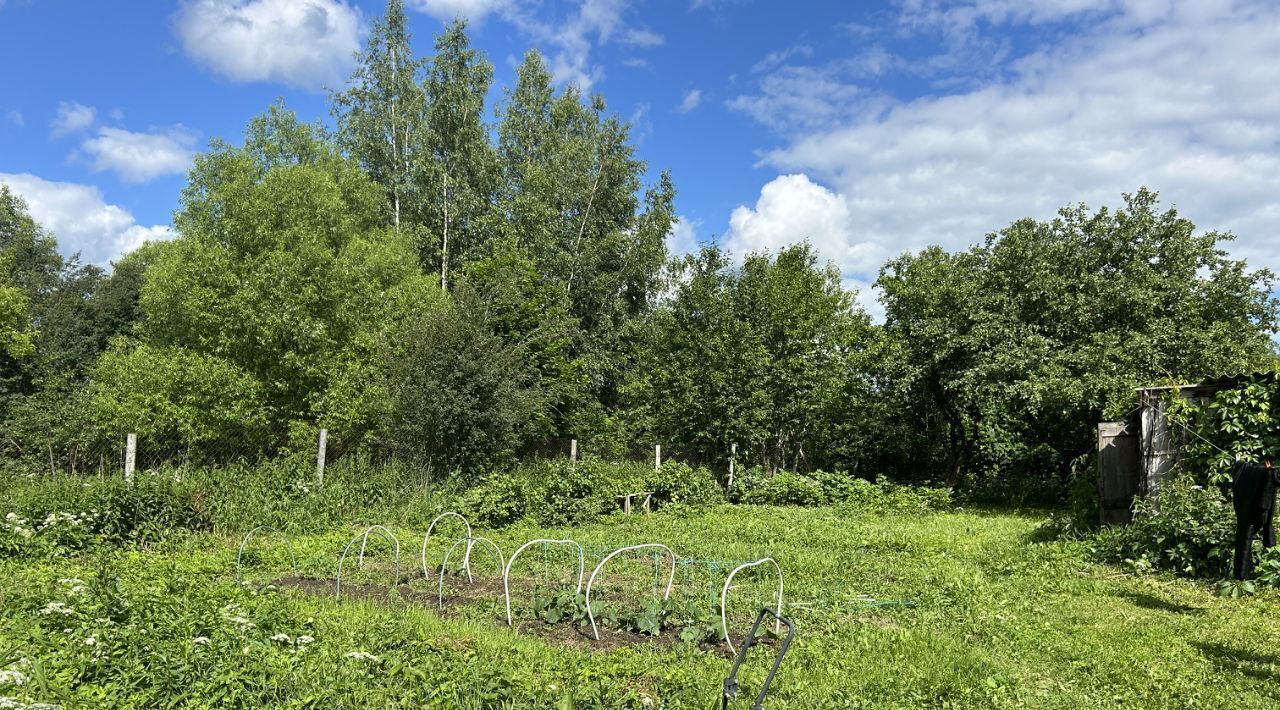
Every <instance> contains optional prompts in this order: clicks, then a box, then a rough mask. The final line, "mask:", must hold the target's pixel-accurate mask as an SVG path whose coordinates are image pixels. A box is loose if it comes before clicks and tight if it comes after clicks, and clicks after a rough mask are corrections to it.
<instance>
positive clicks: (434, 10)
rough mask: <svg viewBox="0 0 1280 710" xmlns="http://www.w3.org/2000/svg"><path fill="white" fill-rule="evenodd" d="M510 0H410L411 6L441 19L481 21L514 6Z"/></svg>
mask: <svg viewBox="0 0 1280 710" xmlns="http://www.w3.org/2000/svg"><path fill="white" fill-rule="evenodd" d="M512 4H513V3H512V2H511V1H510V0H409V3H408V5H409V7H410V8H411V9H413V10H417V11H418V12H422V13H425V14H428V15H431V16H432V17H435V18H437V19H439V20H444V21H448V20H452V19H454V18H456V17H464V18H466V19H468V20H471V21H472V22H479V21H481V20H483V19H484V18H485V16H486V15H488V14H490V13H493V12H501V11H503V10H506V9H509V8H510V7H511V6H512Z"/></svg>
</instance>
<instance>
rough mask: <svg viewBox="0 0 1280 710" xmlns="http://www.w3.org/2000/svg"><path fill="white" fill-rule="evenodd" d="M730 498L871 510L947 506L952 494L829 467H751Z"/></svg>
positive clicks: (904, 509) (905, 509) (920, 508)
mask: <svg viewBox="0 0 1280 710" xmlns="http://www.w3.org/2000/svg"><path fill="white" fill-rule="evenodd" d="M730 499H731V500H733V501H735V502H741V503H756V504H764V505H802V506H815V505H839V506H843V507H847V508H851V509H858V510H862V511H870V512H909V511H913V510H916V511H919V510H945V509H947V508H950V507H951V494H950V493H949V492H948V491H947V490H946V489H945V488H926V487H923V486H919V487H918V486H899V485H895V484H892V483H872V482H870V481H868V480H866V479H863V478H857V477H854V476H850V475H848V474H844V473H839V472H828V471H811V472H806V473H793V472H791V471H780V472H778V473H777V474H775V475H773V476H769V475H768V474H767V473H766V472H765V471H763V470H761V469H758V468H751V469H747V470H745V471H743V475H742V476H740V477H739V478H738V479H737V481H735V482H734V487H733V490H732V491H731V492H730Z"/></svg>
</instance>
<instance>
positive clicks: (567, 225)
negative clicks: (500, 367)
mask: <svg viewBox="0 0 1280 710" xmlns="http://www.w3.org/2000/svg"><path fill="white" fill-rule="evenodd" d="M634 152H635V151H634V147H633V146H632V145H631V144H630V138H629V127H628V126H627V125H626V124H625V123H623V122H622V121H619V120H618V119H617V118H616V117H613V116H609V115H607V114H606V113H605V103H604V100H603V98H601V97H599V96H596V97H592V98H591V99H590V101H589V102H588V101H584V98H583V97H582V95H581V93H580V92H579V91H578V90H577V89H576V88H575V87H569V88H567V89H565V90H564V91H562V92H561V93H560V94H559V95H557V94H556V92H555V91H554V89H553V88H552V86H551V77H550V73H549V72H548V71H547V69H546V65H545V63H544V62H543V60H542V58H541V56H540V55H539V54H538V53H537V52H529V53H528V54H527V55H525V60H524V62H523V63H522V64H521V66H520V67H519V68H518V69H517V79H516V85H515V87H514V88H513V89H512V90H510V91H509V92H508V94H507V99H506V102H505V104H504V106H503V109H502V114H501V119H500V121H499V124H498V155H499V163H500V165H501V169H502V176H503V186H502V189H501V190H500V193H499V194H500V211H501V214H502V218H503V219H502V221H501V226H502V229H503V231H502V238H503V239H504V240H505V241H506V242H507V243H510V244H513V245H515V247H516V248H518V249H521V250H523V251H524V252H525V253H527V254H528V255H529V258H530V259H531V260H532V262H533V264H534V265H535V267H536V268H537V270H538V272H539V273H540V274H542V276H543V278H544V279H546V280H547V281H549V282H551V283H554V284H556V285H558V286H559V287H560V288H561V289H563V291H564V293H565V296H566V302H567V307H568V313H569V315H570V316H571V317H572V319H573V322H574V323H575V324H576V327H577V329H578V333H577V335H576V336H575V337H574V339H573V347H572V356H573V359H574V360H577V361H578V362H579V363H580V364H579V369H580V371H581V372H582V373H583V377H585V379H586V383H587V388H588V392H589V393H590V396H589V397H586V398H583V399H581V400H579V404H580V405H581V406H575V407H573V408H572V409H571V410H570V411H566V412H565V414H564V416H563V420H564V421H563V424H562V428H561V430H562V431H566V432H568V433H574V430H577V429H581V430H592V431H594V432H600V431H601V430H602V429H614V428H616V427H617V426H618V422H617V420H616V418H615V416H616V414H617V412H618V411H619V409H618V408H619V407H620V405H621V398H620V396H619V387H620V385H621V383H622V381H623V379H624V375H625V369H626V367H627V366H628V362H629V358H630V357H631V355H630V353H631V351H632V344H631V343H632V341H633V339H634V338H633V335H632V334H633V333H634V331H635V324H636V322H637V318H638V317H639V316H642V315H643V314H645V313H646V312H648V310H649V309H650V308H651V307H652V303H653V298H654V294H655V287H656V284H657V281H658V275H659V274H660V272H661V269H662V266H663V264H664V262H665V260H666V246H665V238H666V235H667V233H668V232H669V231H670V229H671V226H672V224H673V222H674V208H673V206H672V202H673V200H674V197H675V189H674V186H673V185H672V183H671V179H670V176H669V175H666V174H663V175H662V176H661V177H660V178H659V180H658V183H657V184H656V185H654V186H652V187H650V188H649V189H648V190H647V191H645V192H644V194H643V202H642V201H641V176H642V175H643V173H644V171H645V169H646V166H645V164H644V163H643V162H642V161H639V160H637V159H636V158H635V156H634Z"/></svg>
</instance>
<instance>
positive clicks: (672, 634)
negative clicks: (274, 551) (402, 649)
mask: <svg viewBox="0 0 1280 710" xmlns="http://www.w3.org/2000/svg"><path fill="white" fill-rule="evenodd" d="M421 579H423V576H422V575H421V574H418V575H415V576H411V577H410V578H409V579H408V580H407V581H406V583H404V584H401V585H399V586H398V587H396V588H395V589H394V590H393V589H392V588H391V587H389V586H387V585H385V584H344V585H342V598H343V599H359V600H363V601H371V602H376V603H383V604H386V603H392V602H401V603H407V604H413V605H415V606H422V607H425V608H428V609H431V610H433V611H435V612H437V613H439V614H441V615H442V616H454V615H455V614H456V612H457V610H458V607H459V606H465V605H467V604H471V603H474V602H478V601H483V600H486V599H489V600H492V599H498V600H501V599H502V596H503V590H502V580H500V579H496V578H493V577H477V578H475V580H474V581H473V582H472V583H471V584H467V581H466V579H465V578H463V577H461V576H458V577H451V578H449V579H447V580H445V586H444V592H445V593H444V608H443V609H441V608H440V607H439V597H438V596H437V595H438V591H437V589H438V588H437V587H436V586H435V585H436V583H438V580H430V581H432V582H433V583H432V584H431V585H430V587H431V588H430V589H429V590H423V589H415V588H414V587H413V586H411V585H410V584H408V582H412V581H415V580H421ZM272 584H274V585H275V586H276V587H278V588H280V589H293V590H297V591H298V592H301V593H303V594H307V595H310V596H317V597H329V598H333V596H334V591H335V583H334V581H333V580H331V579H313V578H310V577H298V576H295V575H286V576H284V577H281V578H279V579H277V580H275V581H274V582H272ZM492 620H493V622H494V623H495V624H497V625H499V626H505V625H506V623H507V620H506V617H504V616H501V615H499V616H494V617H493V619H492ZM599 629H600V639H599V640H596V639H594V638H592V636H591V627H590V626H587V627H586V628H582V627H579V626H577V625H576V624H574V623H572V622H570V621H565V622H561V623H558V624H548V623H544V622H541V621H536V620H529V619H523V620H518V621H517V623H516V631H518V632H519V633H523V634H528V635H530V636H536V637H538V638H540V639H543V640H545V641H549V642H552V643H557V644H560V645H562V646H568V647H570V648H575V649H582V650H589V651H611V650H613V649H617V648H623V647H632V648H635V647H650V648H656V649H662V650H669V649H673V648H675V647H677V646H679V645H681V644H682V643H683V641H681V640H680V630H679V629H675V628H670V629H666V630H665V631H664V632H663V633H662V634H661V635H659V636H647V635H645V634H638V633H633V632H630V631H623V630H621V629H614V628H608V627H605V626H599ZM699 648H700V649H701V650H702V651H705V652H709V653H715V654H716V655H719V656H724V657H729V656H731V655H732V654H730V653H729V649H728V647H727V646H725V645H724V644H722V643H715V644H713V643H702V644H699Z"/></svg>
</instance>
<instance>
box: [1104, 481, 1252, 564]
mask: <svg viewBox="0 0 1280 710" xmlns="http://www.w3.org/2000/svg"><path fill="white" fill-rule="evenodd" d="M1234 521H1235V518H1234V515H1233V513H1232V510H1231V506H1230V504H1229V503H1228V502H1227V500H1226V498H1225V497H1224V496H1223V495H1222V493H1221V491H1219V490H1218V489H1217V488H1216V487H1212V486H1211V487H1205V486H1201V485H1196V484H1194V483H1193V482H1192V481H1191V480H1190V479H1189V477H1187V476H1178V477H1175V478H1174V479H1173V480H1171V481H1167V482H1166V484H1165V485H1164V486H1163V487H1162V488H1161V490H1160V506H1159V508H1158V509H1157V508H1156V507H1155V506H1154V505H1152V504H1150V503H1149V502H1147V501H1144V500H1139V501H1138V502H1137V503H1136V504H1135V509H1134V517H1133V522H1132V523H1130V524H1129V525H1127V526H1125V527H1120V528H1111V529H1108V530H1105V531H1103V532H1102V533H1101V534H1100V535H1099V536H1098V538H1097V539H1096V541H1095V543H1094V552H1095V554H1096V555H1097V556H1098V557H1099V558H1100V559H1102V560H1105V561H1108V562H1124V563H1126V564H1129V565H1131V566H1132V567H1134V568H1135V569H1137V570H1160V571H1168V572H1174V573H1176V574H1181V575H1186V576H1190V577H1209V578H1214V577H1223V576H1225V575H1226V573H1227V572H1228V571H1229V570H1230V568H1231V554H1232V541H1233V540H1234V533H1235V522H1234Z"/></svg>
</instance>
